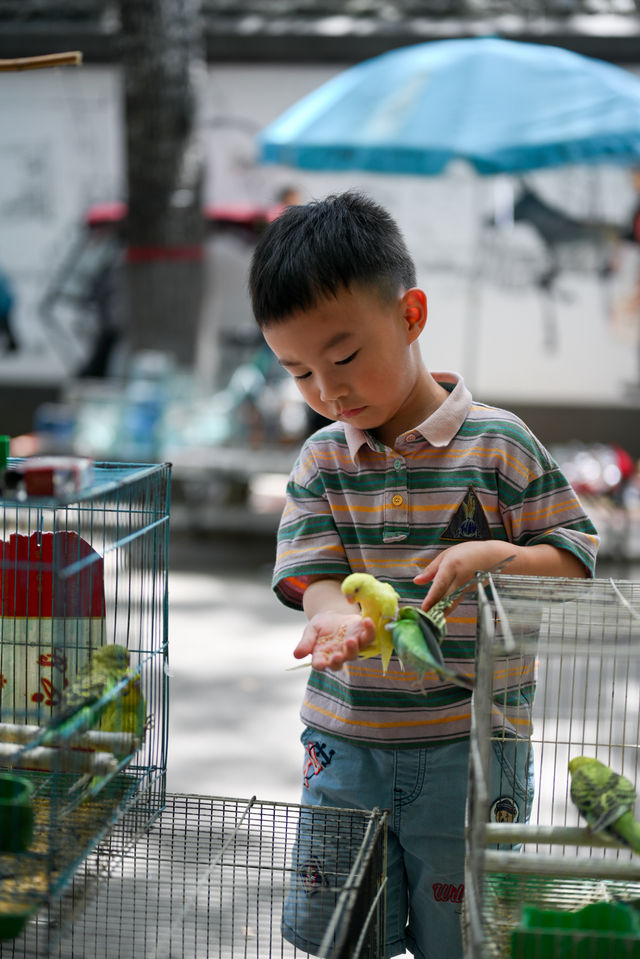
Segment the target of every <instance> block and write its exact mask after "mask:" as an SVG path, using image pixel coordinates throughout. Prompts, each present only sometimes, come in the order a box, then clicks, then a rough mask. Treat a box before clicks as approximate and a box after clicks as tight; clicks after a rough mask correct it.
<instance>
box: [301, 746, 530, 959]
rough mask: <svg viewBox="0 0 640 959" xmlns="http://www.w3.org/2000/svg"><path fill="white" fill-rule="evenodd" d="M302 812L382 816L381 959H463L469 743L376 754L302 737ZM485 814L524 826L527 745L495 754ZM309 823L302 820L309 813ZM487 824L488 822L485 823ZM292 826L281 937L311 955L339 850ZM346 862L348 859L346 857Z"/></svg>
mask: <svg viewBox="0 0 640 959" xmlns="http://www.w3.org/2000/svg"><path fill="white" fill-rule="evenodd" d="M301 741H302V743H303V745H304V747H305V751H306V756H305V766H304V772H303V779H304V786H303V794H302V800H301V801H302V803H303V804H305V805H311V806H333V807H339V808H349V809H373V808H374V807H378V808H379V809H388V810H389V811H390V818H389V833H388V847H387V880H388V882H387V910H386V947H385V953H384V955H385V959H387V957H391V956H396V955H400V954H402V953H403V952H405V951H406V949H409V950H410V951H411V952H413V954H414V956H416V957H417V959H459V957H462V934H461V927H460V915H461V911H462V897H463V893H464V857H465V805H466V796H467V778H468V762H469V742H468V740H463V741H461V742H456V743H452V744H450V745H442V746H441V745H434V746H427V747H421V748H409V749H389V748H386V749H378V748H373V747H369V746H361V745H356V744H355V743H351V742H347V741H345V740H342V739H336V738H335V737H333V736H330V735H328V734H327V733H324V732H319V731H317V730H314V729H310V728H307V729H305V730H304V732H303V734H302V737H301ZM495 747H496V750H495V759H496V761H495V763H494V770H493V787H494V793H495V796H494V799H493V800H492V803H491V807H492V810H494V809H497V810H498V813H497V815H498V816H500V817H502V818H508V817H509V816H513V815H515V813H514V807H513V803H515V804H516V807H517V810H518V813H519V815H518V818H520V819H524V818H526V817H527V812H528V810H529V808H530V807H531V803H532V800H533V762H532V756H531V750H530V747H529V744H528V743H527V742H525V741H519V742H518V748H517V750H516V748H515V740H508V741H506V742H505V743H499V744H495ZM308 815H311V813H309V814H308ZM492 815H493V814H492ZM306 822H307V820H306V817H305V813H304V811H303V813H302V815H301V817H300V824H299V830H298V833H299V834H298V838H297V842H296V847H295V849H294V853H293V857H294V862H293V864H292V875H293V876H294V879H293V881H292V884H291V886H290V888H289V890H288V894H287V897H286V900H285V905H284V914H283V934H284V936H285V938H286V939H288V940H289V941H290V942H293V943H295V945H296V946H298V947H299V948H302V949H305V950H306V951H308V952H310V953H311V954H312V955H318V954H319V953H318V950H319V946H320V942H321V940H322V932H323V931H324V928H325V927H326V924H327V922H328V919H329V916H330V915H331V911H332V909H333V906H334V905H335V894H332V893H330V892H329V889H330V887H331V885H332V880H333V877H335V876H336V875H340V874H344V872H345V870H346V871H348V866H349V863H347V862H342V861H341V860H343V859H344V858H345V856H346V855H347V850H346V849H345V844H344V842H343V843H340V842H339V841H338V839H336V842H335V843H334V844H333V847H332V844H331V843H330V842H327V840H326V838H324V837H323V840H322V842H321V843H320V842H318V841H316V840H314V838H313V836H312V835H311V836H310V835H309V830H308V829H305V824H306ZM352 852H353V850H352Z"/></svg>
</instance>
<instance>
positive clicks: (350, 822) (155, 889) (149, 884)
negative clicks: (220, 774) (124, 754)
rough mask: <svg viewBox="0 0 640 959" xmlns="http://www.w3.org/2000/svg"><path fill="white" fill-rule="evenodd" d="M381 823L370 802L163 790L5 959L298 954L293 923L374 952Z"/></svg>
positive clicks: (337, 952)
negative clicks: (306, 845) (126, 836)
mask: <svg viewBox="0 0 640 959" xmlns="http://www.w3.org/2000/svg"><path fill="white" fill-rule="evenodd" d="M386 820H387V814H386V813H384V812H380V811H378V810H373V811H371V812H365V811H357V810H352V809H333V808H323V807H309V806H306V807H305V806H297V805H295V804H286V803H273V802H263V801H258V800H256V799H255V798H254V799H250V800H246V799H230V798H223V799H221V798H216V797H205V796H186V795H174V794H168V795H167V802H166V806H165V808H164V810H163V812H162V813H161V814H160V816H159V817H158V818H157V819H156V820H155V822H154V823H153V825H152V826H151V828H150V829H149V830H148V831H147V832H146V833H145V834H144V835H143V836H142V837H141V838H139V839H138V841H137V842H136V843H134V844H132V845H129V846H128V847H126V848H125V849H124V851H123V850H122V847H121V846H120V845H118V848H117V849H115V850H114V848H113V837H112V836H111V835H110V836H108V837H107V838H106V839H105V840H104V841H103V842H102V843H101V844H100V845H99V846H98V848H97V849H96V850H95V851H94V853H93V854H92V855H91V856H89V858H88V859H86V860H85V862H84V864H83V866H82V868H81V869H80V870H79V871H78V872H77V873H76V875H75V877H74V879H73V881H72V883H71V884H70V885H69V886H68V887H67V889H66V890H65V892H64V894H63V895H62V896H61V897H59V898H58V899H57V900H56V901H55V902H52V903H50V905H49V906H48V909H46V910H42V911H41V912H40V913H39V914H38V915H37V916H36V917H34V918H33V919H32V920H31V921H30V922H29V923H28V924H27V925H26V926H25V928H24V929H23V931H22V932H21V933H20V935H19V936H18V937H17V938H16V939H14V940H13V941H12V942H11V943H6V942H5V943H0V956H6V957H8V956H11V957H14V959H32V957H38V956H45V955H46V956H52V957H58V959H86V956H88V955H91V956H92V957H94V959H121V957H125V956H135V957H136V959H169V957H177V956H180V957H181V959H208V957H210V959H233V957H238V959H239V957H243V959H253V957H255V959H258V957H262V956H265V957H266V956H273V957H275V956H279V957H281V959H289V957H302V956H307V955H309V953H308V952H307V951H306V950H305V949H304V948H302V947H300V946H296V945H294V944H293V943H292V942H290V941H289V940H288V939H287V938H286V935H289V936H290V938H295V936H292V935H291V929H292V924H293V928H294V929H296V928H297V929H298V930H300V931H301V934H303V935H304V936H306V937H308V938H309V939H310V940H312V941H313V942H314V943H317V944H319V946H318V949H317V951H314V952H313V955H318V956H326V957H330V959H378V957H380V956H382V955H383V954H384V947H383V943H384V906H385V896H384V887H385V879H384V876H385V865H386V864H385V855H386ZM302 832H304V834H305V835H306V836H307V841H309V840H310V841H311V845H312V847H313V849H312V852H313V855H311V856H310V855H309V852H310V850H309V849H306V850H305V851H302V848H301V842H300V836H301V834H302ZM302 931H303V932H302ZM285 933H286V934H285Z"/></svg>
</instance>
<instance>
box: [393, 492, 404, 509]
mask: <svg viewBox="0 0 640 959" xmlns="http://www.w3.org/2000/svg"><path fill="white" fill-rule="evenodd" d="M391 502H392V503H393V505H394V506H402V504H403V502H404V500H403V499H402V496H400V494H399V493H396V495H395V496H394V497H393V499H392V500H391Z"/></svg>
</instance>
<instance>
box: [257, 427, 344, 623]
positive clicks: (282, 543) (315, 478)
mask: <svg viewBox="0 0 640 959" xmlns="http://www.w3.org/2000/svg"><path fill="white" fill-rule="evenodd" d="M350 572H351V568H350V566H349V563H348V560H347V556H346V553H345V549H344V545H343V543H342V540H341V538H340V536H339V534H338V531H337V529H336V525H335V522H334V519H333V515H332V513H331V508H330V505H329V502H328V499H327V496H326V491H325V489H324V484H323V480H322V476H321V474H320V471H319V470H318V469H317V467H316V465H315V458H314V455H313V446H312V444H311V443H309V441H307V443H305V445H304V446H303V448H302V451H301V453H300V456H299V457H298V460H297V462H296V464H295V466H294V468H293V470H292V473H291V476H290V478H289V482H288V484H287V494H286V501H285V507H284V510H283V513H282V518H281V520H280V526H279V528H278V540H277V552H276V563H275V567H274V571H273V583H272V585H273V589H274V591H275V594H276V596H277V597H278V599H279V600H280V601H281V602H282V603H284V605H285V606H290V607H291V608H293V609H301V608H302V596H303V593H304V591H305V589H306V586H307V582H308V577H309V576H318V575H320V576H323V575H326V576H348V575H349V573H350Z"/></svg>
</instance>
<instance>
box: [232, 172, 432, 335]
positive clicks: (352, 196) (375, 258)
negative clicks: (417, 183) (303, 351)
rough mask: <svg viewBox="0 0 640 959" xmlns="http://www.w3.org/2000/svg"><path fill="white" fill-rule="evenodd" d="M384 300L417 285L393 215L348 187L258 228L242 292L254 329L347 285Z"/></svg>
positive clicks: (284, 213) (308, 305)
mask: <svg viewBox="0 0 640 959" xmlns="http://www.w3.org/2000/svg"><path fill="white" fill-rule="evenodd" d="M354 284H355V285H360V286H373V287H377V289H378V291H379V294H380V296H381V297H383V298H385V299H390V298H391V297H394V296H397V295H398V293H399V292H400V291H401V290H407V289H410V288H411V287H412V286H415V285H416V271H415V266H414V263H413V260H412V258H411V255H410V254H409V251H408V250H407V247H406V244H405V241H404V238H403V236H402V234H401V233H400V230H399V228H398V225H397V224H396V222H395V220H394V219H393V218H392V217H391V216H390V214H389V213H387V211H386V210H385V209H383V207H381V206H379V205H378V204H377V203H375V202H374V201H373V200H371V199H370V198H369V197H367V196H364V195H363V194H360V193H356V192H353V191H348V192H347V193H342V194H338V195H334V196H329V197H326V199H324V200H314V201H312V202H311V203H307V204H304V205H302V206H292V207H289V208H288V209H286V210H285V211H284V212H283V213H282V214H280V216H279V217H278V218H277V219H276V220H274V221H273V223H271V224H270V225H269V226H268V227H267V229H266V230H265V231H264V233H263V234H262V236H261V237H260V240H259V241H258V244H257V246H256V249H255V251H254V254H253V258H252V261H251V270H250V274H249V290H250V294H251V303H252V307H253V312H254V316H255V318H256V321H257V323H258V325H259V326H260V327H265V326H268V325H269V324H271V323H276V322H278V321H281V320H285V319H287V317H289V316H290V315H291V314H292V313H294V312H297V311H299V310H307V309H310V308H312V307H313V306H315V305H316V303H318V302H319V301H320V300H322V299H325V298H328V297H331V296H337V294H338V293H339V292H340V291H341V290H343V289H346V290H349V289H351V288H352V287H353V285H354Z"/></svg>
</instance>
